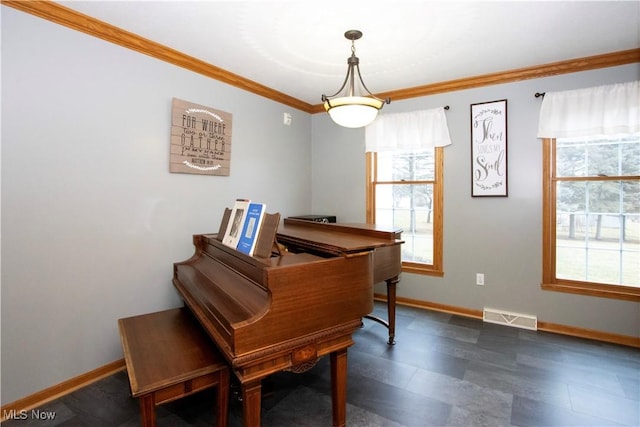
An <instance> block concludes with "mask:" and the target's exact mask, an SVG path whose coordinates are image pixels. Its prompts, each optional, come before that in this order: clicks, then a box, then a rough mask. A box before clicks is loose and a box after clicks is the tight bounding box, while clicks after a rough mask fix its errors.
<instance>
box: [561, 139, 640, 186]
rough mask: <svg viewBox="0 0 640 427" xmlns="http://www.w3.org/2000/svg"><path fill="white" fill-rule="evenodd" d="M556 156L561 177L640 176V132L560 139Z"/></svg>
mask: <svg viewBox="0 0 640 427" xmlns="http://www.w3.org/2000/svg"><path fill="white" fill-rule="evenodd" d="M556 156H557V158H556V174H557V176H558V177H570V176H574V177H577V176H623V175H640V135H632V136H627V137H624V138H603V137H601V138H599V139H581V140H575V139H573V140H569V139H558V140H557V148H556Z"/></svg>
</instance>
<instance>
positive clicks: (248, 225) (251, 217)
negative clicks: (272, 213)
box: [237, 203, 267, 255]
mask: <svg viewBox="0 0 640 427" xmlns="http://www.w3.org/2000/svg"><path fill="white" fill-rule="evenodd" d="M266 209H267V205H265V204H264V203H250V204H249V208H248V209H247V215H246V218H245V220H244V227H243V228H242V233H241V234H240V240H239V241H238V247H237V249H238V251H240V252H243V253H245V254H247V255H253V252H254V250H255V247H256V243H257V241H258V233H259V232H260V226H261V225H262V219H263V218H264V213H265V211H266Z"/></svg>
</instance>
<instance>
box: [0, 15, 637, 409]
mask: <svg viewBox="0 0 640 427" xmlns="http://www.w3.org/2000/svg"><path fill="white" fill-rule="evenodd" d="M0 13H1V15H2V16H1V20H2V29H1V35H2V99H1V100H2V142H1V144H2V147H1V148H2V152H1V160H2V163H1V178H2V182H1V190H2V193H1V196H2V206H1V218H2V230H1V231H2V264H1V268H2V270H1V277H2V283H1V290H2V305H1V309H2V313H1V323H0V324H1V328H2V331H1V332H2V333H1V336H2V341H1V347H0V350H1V352H2V362H1V370H2V371H1V377H2V380H1V390H2V395H1V402H2V404H6V403H9V402H12V401H14V400H16V399H19V398H21V397H24V396H27V395H29V394H32V393H35V392H37V391H39V390H42V389H44V388H46V387H49V386H52V385H54V384H57V383H59V382H61V381H64V380H67V379H69V378H72V377H74V376H76V375H79V374H82V373H85V372H87V371H90V370H92V369H95V368H98V367H100V366H103V365H105V364H107V363H109V362H112V361H114V360H117V359H119V358H121V357H122V352H121V349H120V342H119V338H118V333H117V326H116V320H117V319H118V318H120V317H124V316H129V315H134V314H139V313H144V312H150V311H154V310H161V309H164V308H169V307H175V306H178V305H179V304H180V300H179V298H178V296H177V295H176V293H175V291H174V290H173V287H172V285H171V274H172V264H173V262H175V261H180V260H184V259H186V258H188V257H189V256H190V255H191V254H192V253H193V246H192V244H191V239H190V236H191V235H192V234H195V233H206V232H211V231H216V230H217V226H218V224H219V221H220V217H221V213H222V210H223V208H224V207H225V206H229V205H230V204H231V203H232V201H233V199H235V198H236V197H249V198H251V199H254V200H259V201H263V202H265V203H267V205H268V207H269V209H268V210H269V211H276V210H277V211H279V212H281V213H282V214H283V215H284V216H287V215H293V214H305V213H312V212H313V213H333V214H336V215H337V216H338V218H339V220H341V221H364V215H365V213H364V212H365V206H364V139H363V138H364V132H363V131H362V130H352V129H344V128H339V127H337V126H335V125H333V124H332V123H331V122H330V120H329V119H328V117H327V116H326V115H324V114H316V115H313V116H310V115H308V114H306V113H302V112H300V111H296V110H292V109H291V108H289V107H286V106H283V105H281V104H278V103H276V102H273V101H270V100H267V99H263V98H260V97H258V96H255V95H252V94H249V93H247V92H243V91H241V90H238V89H235V88H233V87H230V86H226V85H224V84H221V83H218V82H216V81H213V80H211V79H207V78H205V77H202V76H200V75H197V74H194V73H191V72H189V71H186V70H183V69H180V68H177V67H174V66H172V65H169V64H165V63H163V62H160V61H157V60H155V59H152V58H149V57H146V56H144V55H141V54H138V53H135V52H132V51H128V50H126V49H123V48H120V47H118V46H115V45H111V44H109V43H107V42H104V41H101V40H99V39H95V38H92V37H89V36H86V35H83V34H81V33H78V32H75V31H72V30H69V29H66V28H64V27H61V26H58V25H56V24H52V23H49V22H47V21H43V20H41V19H38V18H35V17H32V16H30V15H26V14H23V13H22V12H18V11H15V10H13V9H10V8H6V7H1V8H0ZM639 71H640V70H639V67H638V65H637V64H636V65H632V66H625V67H618V68H616V69H607V70H599V71H593V72H588V73H580V74H575V75H567V76H560V77H554V78H546V79H539V80H533V81H527V82H522V83H515V84H510V85H500V86H495V87H489V88H481V89H474V90H469V91H461V92H455V93H450V94H444V95H438V96H430V97H424V98H419V99H413V100H407V101H402V102H393V103H392V104H391V105H389V106H386V107H385V111H387V112H398V111H411V110H416V109H421V108H432V107H436V106H441V105H445V104H446V105H450V106H451V110H450V111H449V112H448V113H447V116H448V119H449V127H450V129H451V134H452V137H453V141H454V144H453V145H452V146H451V147H448V148H446V149H445V152H446V154H445V159H446V160H445V209H444V211H445V242H444V251H445V252H444V267H445V272H446V274H445V277H444V278H432V277H428V276H418V275H411V274H404V275H403V276H402V281H401V284H400V292H399V294H400V295H401V296H405V297H408V298H414V299H420V300H426V301H433V302H439V303H443V304H450V305H454V306H459V307H468V308H477V309H481V308H482V307H485V306H489V307H492V308H499V309H505V310H510V311H519V312H525V313H530V314H537V315H538V316H539V318H540V319H541V320H544V321H550V322H556V323H561V324H565V325H575V326H579V327H583V328H592V329H596V330H602V331H608V332H613V333H620V334H625V335H640V333H639V332H638V325H639V324H640V309H639V306H638V304H637V303H629V302H620V301H615V300H607V299H600V298H593V297H586V296H576V295H566V294H559V293H551V292H542V291H541V290H540V288H539V282H540V275H541V267H540V256H541V248H540V240H541V238H540V236H541V220H540V211H541V201H540V200H541V189H540V183H541V178H540V158H541V149H540V143H539V141H538V140H537V139H536V138H535V129H536V126H537V111H538V108H539V103H540V100H539V99H535V98H534V97H533V93H534V92H536V91H547V90H563V89H569V88H573V87H583V86H592V85H597V84H605V83H611V82H616V81H629V80H633V79H635V78H637V76H638V75H639ZM365 79H366V76H365ZM173 97H177V98H181V99H184V100H187V101H190V102H195V103H198V104H203V105H207V106H210V107H213V108H216V109H220V110H223V111H227V112H230V113H232V114H233V155H232V160H231V170H232V172H231V176H230V177H207V176H197V175H180V174H170V173H169V172H168V161H169V131H170V111H171V98H173ZM502 98H507V99H508V100H509V197H508V198H506V199H497V198H490V199H472V198H471V197H470V195H469V187H470V176H469V122H468V120H469V104H471V103H475V102H482V101H491V100H495V99H502ZM284 112H288V113H291V114H292V116H293V124H292V126H290V127H286V126H284V125H283V124H282V114H283V113H284ZM309 171H311V173H309ZM476 272H482V273H485V275H486V286H485V287H483V288H481V287H476V286H475V285H474V277H475V273H476Z"/></svg>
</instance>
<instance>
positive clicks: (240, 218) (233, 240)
mask: <svg viewBox="0 0 640 427" xmlns="http://www.w3.org/2000/svg"><path fill="white" fill-rule="evenodd" d="M249 203H250V200H248V199H236V203H235V204H234V205H233V209H232V210H231V216H230V217H229V223H228V224H227V230H226V231H225V233H224V238H223V239H222V243H223V244H225V245H227V246H229V247H230V248H233V249H236V248H237V247H238V242H239V241H240V234H241V233H242V226H243V225H244V219H245V218H246V216H247V209H248V208H249Z"/></svg>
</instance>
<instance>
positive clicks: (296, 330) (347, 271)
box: [173, 219, 400, 426]
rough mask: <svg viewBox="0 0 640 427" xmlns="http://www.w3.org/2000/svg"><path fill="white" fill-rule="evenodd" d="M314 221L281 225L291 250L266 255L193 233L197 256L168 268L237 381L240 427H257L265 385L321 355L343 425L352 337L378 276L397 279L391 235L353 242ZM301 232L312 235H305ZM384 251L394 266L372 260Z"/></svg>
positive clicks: (308, 365) (335, 420)
mask: <svg viewBox="0 0 640 427" xmlns="http://www.w3.org/2000/svg"><path fill="white" fill-rule="evenodd" d="M298 222H301V223H302V224H298ZM315 224H316V223H313V222H309V221H297V222H296V221H293V220H288V219H287V220H285V221H284V224H283V225H281V226H280V227H279V230H278V237H277V238H278V241H281V242H282V243H283V244H284V245H285V246H287V252H281V253H277V252H274V253H273V254H272V256H267V257H259V256H248V255H245V254H243V253H240V252H238V251H236V250H235V249H232V248H229V247H227V246H225V245H224V244H222V242H220V240H218V237H217V235H215V234H211V235H196V236H194V237H193V242H194V245H195V248H196V251H195V254H194V255H193V256H192V257H191V258H190V259H188V260H186V261H184V262H179V263H175V264H174V277H173V283H174V286H175V287H176V289H177V290H178V292H179V293H180V295H181V296H182V298H183V299H184V301H185V304H186V305H187V306H188V307H189V308H190V309H191V311H192V312H193V313H194V315H195V316H196V318H197V319H198V320H199V322H200V323H201V325H202V326H203V327H204V329H205V330H206V331H207V332H208V334H209V336H210V337H211V338H212V339H213V341H214V342H215V343H216V345H217V346H218V347H219V349H220V350H221V352H222V353H223V354H224V356H225V358H226V359H227V361H228V362H229V364H230V365H231V367H232V369H233V371H234V373H235V375H236V377H237V378H238V380H239V381H240V383H241V393H242V400H243V417H244V425H245V426H258V425H260V407H261V381H262V379H263V378H265V377H267V376H269V375H271V374H273V373H275V372H278V371H283V370H291V371H293V372H303V371H305V370H307V369H309V368H311V367H312V366H314V364H315V363H316V361H317V360H318V358H320V357H322V356H325V355H329V356H330V362H331V381H332V386H331V389H332V410H333V425H335V426H343V425H345V419H346V381H347V348H348V347H349V346H351V345H352V344H353V340H352V334H353V332H354V331H355V330H356V329H358V328H359V327H360V326H361V319H362V318H363V317H365V316H367V315H368V314H369V313H371V311H372V309H373V284H374V283H375V282H376V280H375V279H376V274H383V275H387V274H390V273H389V272H391V271H392V270H393V272H395V279H393V280H395V281H397V274H398V273H399V268H400V267H399V259H400V258H399V256H400V255H399V248H400V246H399V244H400V242H399V241H398V240H397V239H396V234H393V233H392V234H393V238H391V236H387V238H385V239H382V238H381V235H375V233H374V235H369V234H368V233H364V234H361V235H360V237H355V235H357V233H356V231H355V230H356V229H357V228H358V227H356V226H354V229H353V230H352V231H348V230H346V229H340V230H338V229H337V228H335V229H334V228H331V229H328V230H326V232H325V233H326V234H328V235H334V237H333V238H330V237H329V236H324V237H322V238H321V236H319V235H320V234H323V233H321V232H319V231H318V229H317V228H316V226H315ZM323 225H331V224H323ZM360 227H361V228H360V229H361V230H367V226H360ZM302 229H307V231H309V232H310V233H311V234H312V235H313V236H311V237H309V236H307V238H303V237H302V233H303V232H302V231H301V230H302ZM350 234H354V237H353V238H349V237H347V236H349V235H350ZM260 238H262V232H261V236H260ZM367 240H368V241H369V243H365V241H367ZM381 240H384V243H382V242H381ZM387 246H389V247H396V248H397V251H398V254H397V262H398V265H397V267H396V268H395V269H394V268H391V265H390V264H391V262H390V261H389V262H388V263H389V266H387V267H384V268H382V269H378V268H376V266H375V264H376V262H375V261H374V260H375V259H376V258H377V259H378V261H381V260H386V259H387V254H386V250H385V249H384V248H385V247H387ZM393 252H395V249H394V250H393ZM378 255H381V256H378ZM382 255H384V256H382ZM389 258H390V259H391V258H394V256H391V257H389ZM386 263H387V261H385V264H386ZM379 270H380V271H384V273H380V272H379ZM379 277H381V276H379ZM389 277H391V276H389ZM394 284H395V282H394ZM390 331H391V329H390Z"/></svg>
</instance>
